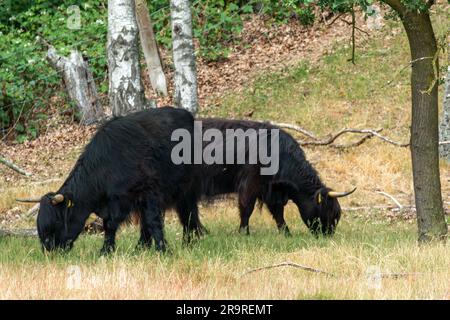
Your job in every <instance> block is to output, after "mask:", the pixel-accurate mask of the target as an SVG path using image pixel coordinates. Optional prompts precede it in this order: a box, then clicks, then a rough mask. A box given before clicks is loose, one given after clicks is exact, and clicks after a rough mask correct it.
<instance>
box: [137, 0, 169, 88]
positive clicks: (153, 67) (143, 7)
mask: <svg viewBox="0 0 450 320" xmlns="http://www.w3.org/2000/svg"><path fill="white" fill-rule="evenodd" d="M135 4H136V19H137V23H138V26H139V38H140V40H141V46H142V51H143V52H144V57H145V62H146V64H147V71H148V76H149V78H150V83H151V84H152V88H153V90H155V91H156V93H157V94H161V95H163V96H167V82H166V76H165V75H164V71H163V68H162V64H161V57H160V56H159V51H158V46H157V44H156V39H155V34H154V33H153V24H152V21H151V19H150V15H149V13H148V8H147V1H146V0H135Z"/></svg>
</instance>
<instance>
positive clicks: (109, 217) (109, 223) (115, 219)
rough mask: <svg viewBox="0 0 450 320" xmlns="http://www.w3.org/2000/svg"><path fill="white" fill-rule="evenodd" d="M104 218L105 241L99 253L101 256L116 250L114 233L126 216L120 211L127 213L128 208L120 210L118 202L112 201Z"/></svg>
mask: <svg viewBox="0 0 450 320" xmlns="http://www.w3.org/2000/svg"><path fill="white" fill-rule="evenodd" d="M106 210H107V212H106V217H105V218H104V219H103V228H104V229H105V240H104V242H103V247H102V249H101V251H100V253H101V254H102V255H106V254H109V253H111V252H113V251H114V250H115V248H116V233H117V229H118V228H119V226H120V224H121V223H122V222H123V220H124V219H125V217H126V215H125V214H122V211H123V212H125V211H127V212H129V211H130V210H129V208H128V209H126V208H121V206H120V203H119V201H118V200H114V201H112V202H111V203H109V205H108V206H107V208H106Z"/></svg>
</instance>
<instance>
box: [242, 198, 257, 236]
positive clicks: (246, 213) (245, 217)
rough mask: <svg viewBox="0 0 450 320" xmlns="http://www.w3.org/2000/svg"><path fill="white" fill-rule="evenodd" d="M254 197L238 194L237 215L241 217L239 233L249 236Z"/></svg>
mask: <svg viewBox="0 0 450 320" xmlns="http://www.w3.org/2000/svg"><path fill="white" fill-rule="evenodd" d="M255 203H256V196H250V197H248V196H247V195H246V196H243V195H242V194H239V214H240V216H241V225H240V226H239V233H246V234H247V235H249V234H250V227H249V225H248V224H249V220H250V216H251V215H252V213H253V210H254V209H255Z"/></svg>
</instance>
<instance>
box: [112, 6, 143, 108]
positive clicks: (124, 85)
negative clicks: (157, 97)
mask: <svg viewBox="0 0 450 320" xmlns="http://www.w3.org/2000/svg"><path fill="white" fill-rule="evenodd" d="M134 9H135V8H134V0H108V43H107V54H108V71H109V103H110V108H111V110H112V113H113V115H115V116H122V115H125V114H127V113H130V112H133V111H138V110H142V109H144V108H145V97H144V89H143V86H142V82H141V72H140V67H139V47H138V27H137V22H136V16H135V12H134Z"/></svg>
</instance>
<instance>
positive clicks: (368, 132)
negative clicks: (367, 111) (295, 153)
mask: <svg viewBox="0 0 450 320" xmlns="http://www.w3.org/2000/svg"><path fill="white" fill-rule="evenodd" d="M382 130H383V129H375V130H373V129H352V128H344V129H341V130H340V131H338V132H337V133H335V134H334V135H332V136H331V137H329V138H328V139H324V140H319V141H301V142H300V145H303V146H311V145H314V146H326V145H330V144H332V143H333V142H334V141H335V140H336V139H337V138H339V137H340V136H342V135H343V134H345V133H364V134H366V135H365V136H364V137H363V138H362V139H361V140H360V141H358V142H356V143H355V145H360V144H362V143H363V142H364V141H366V140H367V139H369V138H372V137H376V138H378V139H380V140H382V141H384V142H387V143H390V144H393V145H395V146H398V147H408V146H409V143H401V142H397V141H394V140H392V139H390V138H388V137H385V136H383V135H381V134H380V133H379V132H381V131H382ZM350 146H351V145H350ZM336 147H341V148H342V147H345V146H336Z"/></svg>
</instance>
